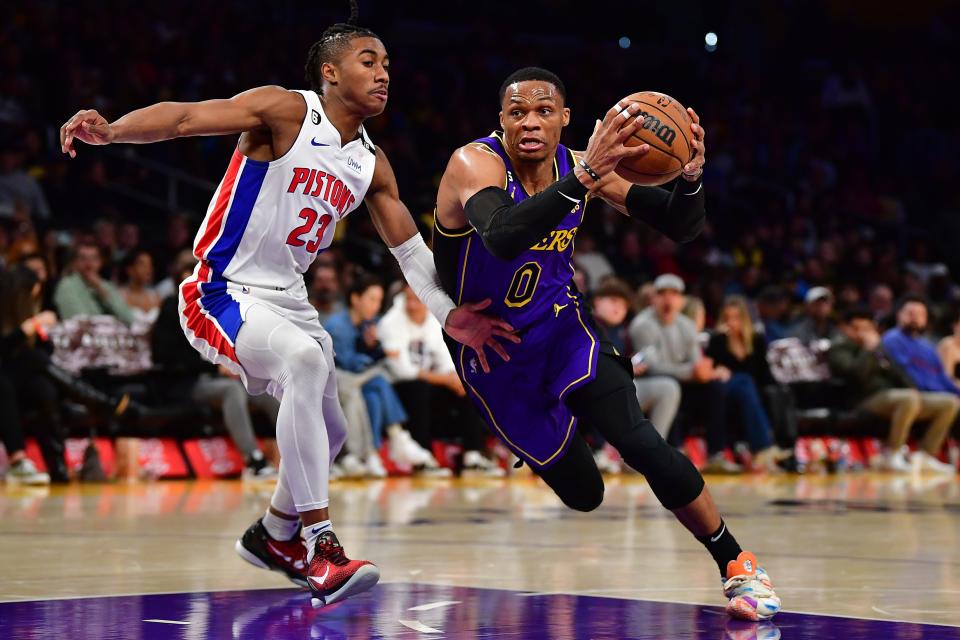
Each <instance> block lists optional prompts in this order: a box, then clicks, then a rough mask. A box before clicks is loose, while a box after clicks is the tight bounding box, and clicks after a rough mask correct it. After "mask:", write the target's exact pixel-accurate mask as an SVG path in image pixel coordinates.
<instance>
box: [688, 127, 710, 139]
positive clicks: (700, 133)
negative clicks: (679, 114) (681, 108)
mask: <svg viewBox="0 0 960 640" xmlns="http://www.w3.org/2000/svg"><path fill="white" fill-rule="evenodd" d="M690 131H692V132H693V138H694V139H695V140H703V139H704V138H706V137H707V132H706V131H704V129H703V127H701V126H700V125H698V124H691V125H690Z"/></svg>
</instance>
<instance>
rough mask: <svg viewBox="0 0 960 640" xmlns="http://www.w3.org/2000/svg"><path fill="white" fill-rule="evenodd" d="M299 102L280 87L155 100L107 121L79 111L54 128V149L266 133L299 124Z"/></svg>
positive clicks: (301, 111)
mask: <svg viewBox="0 0 960 640" xmlns="http://www.w3.org/2000/svg"><path fill="white" fill-rule="evenodd" d="M304 109H306V106H305V103H304V101H303V99H302V98H301V97H300V96H299V95H297V94H296V93H294V92H292V91H287V90H286V89H284V88H282V87H276V86H268V87H257V88H256V89H250V90H249V91H244V92H243V93H240V94H237V95H235V96H234V97H232V98H227V99H223V100H206V101H204V102H160V103H157V104H154V105H151V106H149V107H144V108H143V109H137V110H136V111H131V112H130V113H128V114H127V115H125V116H123V117H122V118H119V119H118V120H116V121H114V122H109V121H108V120H107V119H106V118H104V117H103V116H102V115H100V114H99V113H98V112H97V111H95V110H93V109H82V110H80V111H78V112H77V113H76V115H74V116H73V117H72V118H70V119H69V120H67V122H65V123H64V125H63V126H62V127H60V148H61V150H62V151H63V153H68V154H70V157H71V158H73V157H76V155H77V152H76V148H75V142H76V141H77V140H80V141H81V142H85V143H87V144H90V145H103V144H111V143H116V142H126V143H134V144H143V143H148V142H159V141H161V140H170V139H173V138H183V137H186V136H212V135H224V134H230V133H240V132H242V131H252V130H255V129H265V130H272V129H273V128H274V127H276V126H278V125H279V124H281V123H284V124H285V123H292V124H295V125H296V126H299V125H300V123H301V121H302V120H303V114H304Z"/></svg>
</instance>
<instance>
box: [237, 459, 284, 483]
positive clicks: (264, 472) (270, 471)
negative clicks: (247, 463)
mask: <svg viewBox="0 0 960 640" xmlns="http://www.w3.org/2000/svg"><path fill="white" fill-rule="evenodd" d="M278 475H280V474H279V473H278V472H277V468H276V467H274V466H273V465H272V464H270V463H269V462H268V463H266V464H264V465H263V466H254V467H244V468H243V474H242V475H241V477H242V478H243V479H244V480H276V479H277V476H278Z"/></svg>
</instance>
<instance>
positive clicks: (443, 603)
mask: <svg viewBox="0 0 960 640" xmlns="http://www.w3.org/2000/svg"><path fill="white" fill-rule="evenodd" d="M455 604H460V601H459V600H440V601H438V602H429V603H427V604H421V605H419V606H416V607H410V608H409V609H408V611H430V610H431V609H440V608H441V607H451V606H453V605H455Z"/></svg>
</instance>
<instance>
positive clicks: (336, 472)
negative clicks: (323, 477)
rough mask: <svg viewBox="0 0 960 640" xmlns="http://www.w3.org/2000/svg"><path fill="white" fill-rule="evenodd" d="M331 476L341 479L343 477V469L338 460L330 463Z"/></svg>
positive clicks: (334, 478)
mask: <svg viewBox="0 0 960 640" xmlns="http://www.w3.org/2000/svg"><path fill="white" fill-rule="evenodd" d="M329 477H330V479H331V480H339V479H340V478H342V477H343V469H341V468H340V465H338V464H337V463H336V462H333V463H331V464H330V474H329Z"/></svg>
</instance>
